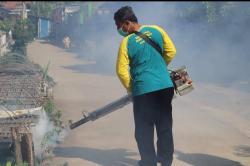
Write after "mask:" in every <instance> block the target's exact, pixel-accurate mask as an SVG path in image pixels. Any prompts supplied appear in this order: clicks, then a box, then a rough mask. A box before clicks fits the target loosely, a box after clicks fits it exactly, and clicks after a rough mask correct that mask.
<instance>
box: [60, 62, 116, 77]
mask: <svg viewBox="0 0 250 166" xmlns="http://www.w3.org/2000/svg"><path fill="white" fill-rule="evenodd" d="M62 67H63V68H65V69H69V70H73V71H75V72H77V73H88V74H102V75H108V76H113V75H115V67H113V66H107V65H105V64H103V65H102V64H98V63H93V64H84V65H83V64H80V65H71V66H62Z"/></svg>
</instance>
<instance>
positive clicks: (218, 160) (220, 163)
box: [175, 150, 243, 166]
mask: <svg viewBox="0 0 250 166" xmlns="http://www.w3.org/2000/svg"><path fill="white" fill-rule="evenodd" d="M175 154H176V155H177V159H178V160H181V161H183V162H186V163H188V164H191V165H193V166H243V165H242V164H241V163H240V162H237V161H233V160H229V159H226V158H222V157H218V156H213V155H208V154H201V153H183V152H181V151H178V150H176V151H175Z"/></svg>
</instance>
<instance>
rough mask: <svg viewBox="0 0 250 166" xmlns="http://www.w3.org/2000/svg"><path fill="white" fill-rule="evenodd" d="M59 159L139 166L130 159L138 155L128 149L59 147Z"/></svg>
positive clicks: (111, 165)
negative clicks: (77, 159) (79, 159)
mask: <svg viewBox="0 0 250 166" xmlns="http://www.w3.org/2000/svg"><path fill="white" fill-rule="evenodd" d="M54 154H55V156H57V157H66V158H81V159H83V160H88V161H91V162H94V163H96V164H99V165H101V166H137V161H136V160H134V159H131V158H129V157H131V156H135V155H137V153H135V152H129V151H128V150H126V149H108V150H102V149H93V148H81V147H57V148H55V150H54Z"/></svg>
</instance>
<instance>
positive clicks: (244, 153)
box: [234, 145, 250, 157]
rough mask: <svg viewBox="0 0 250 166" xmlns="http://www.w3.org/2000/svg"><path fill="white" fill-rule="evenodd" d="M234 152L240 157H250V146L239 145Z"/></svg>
mask: <svg viewBox="0 0 250 166" xmlns="http://www.w3.org/2000/svg"><path fill="white" fill-rule="evenodd" d="M234 150H235V152H234V154H235V155H237V156H240V157H250V146H247V145H239V146H236V147H235V148H234Z"/></svg>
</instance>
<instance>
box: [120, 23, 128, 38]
mask: <svg viewBox="0 0 250 166" xmlns="http://www.w3.org/2000/svg"><path fill="white" fill-rule="evenodd" d="M122 27H123V25H122V26H121V28H119V29H118V30H117V31H118V33H119V34H120V35H122V36H124V37H126V36H128V34H129V33H128V32H124V31H123V30H122Z"/></svg>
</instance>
